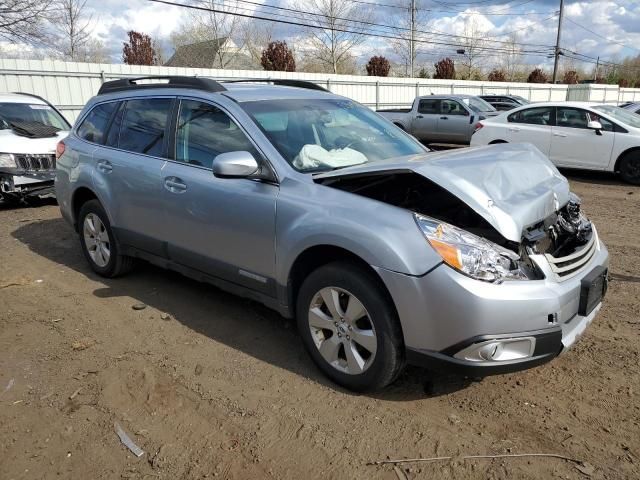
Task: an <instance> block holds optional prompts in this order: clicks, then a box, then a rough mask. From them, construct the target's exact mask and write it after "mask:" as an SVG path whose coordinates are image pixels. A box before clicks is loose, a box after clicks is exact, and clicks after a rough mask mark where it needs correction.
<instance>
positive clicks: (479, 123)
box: [473, 122, 484, 133]
mask: <svg viewBox="0 0 640 480" xmlns="http://www.w3.org/2000/svg"><path fill="white" fill-rule="evenodd" d="M482 127H484V124H483V123H482V122H478V123H476V127H475V128H474V129H473V133H476V132H477V131H478V130H480V129H481V128H482Z"/></svg>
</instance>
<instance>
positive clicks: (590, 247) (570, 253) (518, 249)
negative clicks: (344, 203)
mask: <svg viewBox="0 0 640 480" xmlns="http://www.w3.org/2000/svg"><path fill="white" fill-rule="evenodd" d="M316 182H318V183H321V184H323V185H326V186H330V187H332V188H338V189H340V190H344V191H348V192H351V193H354V194H357V195H361V196H364V197H367V198H371V199H374V200H378V201H382V202H385V203H388V204H391V205H394V206H397V207H400V208H404V209H406V210H408V211H410V212H412V213H413V216H414V218H415V221H416V224H417V226H418V228H419V229H420V231H421V232H422V234H423V235H424V237H425V239H426V240H427V241H428V243H429V244H430V245H431V247H433V249H434V250H435V251H436V252H438V254H439V255H440V257H441V258H442V260H443V262H444V263H446V264H447V265H449V266H450V267H452V268H454V269H456V270H457V271H459V272H461V273H463V274H465V275H467V276H469V277H472V278H475V279H477V280H482V281H486V282H492V283H501V282H504V281H512V280H540V279H543V278H545V273H544V271H543V269H541V268H540V260H541V258H540V257H544V258H546V260H547V262H548V265H549V266H550V267H551V271H552V272H553V274H554V275H556V278H555V280H557V281H561V280H563V279H564V278H569V276H572V274H575V273H577V272H579V271H580V270H581V269H582V267H583V266H584V265H586V264H587V263H588V262H589V260H590V259H591V257H592V256H593V254H594V253H595V250H596V245H597V238H596V234H595V230H594V228H593V227H592V225H591V222H589V220H588V219H587V218H586V217H585V216H584V214H583V213H582V211H581V209H580V200H579V198H578V197H577V196H575V195H573V194H569V195H568V198H569V201H568V203H567V204H566V205H565V206H564V207H562V208H559V209H558V210H557V211H555V212H553V213H552V214H551V215H549V216H547V217H546V218H545V219H543V220H541V221H539V222H538V223H535V224H534V225H533V226H531V227H529V228H525V229H523V233H522V234H521V238H520V241H513V240H509V239H507V238H505V236H504V235H503V234H502V233H501V232H500V231H498V229H497V228H496V227H494V226H493V225H492V224H491V223H490V222H489V220H488V219H487V218H485V217H486V216H485V215H482V214H481V213H482V212H477V211H476V210H474V209H473V208H471V207H470V206H469V205H468V204H466V203H465V202H463V201H462V200H461V199H460V198H458V197H457V196H456V195H454V194H452V193H451V192H449V191H448V190H447V189H445V188H443V187H441V186H440V185H437V184H436V183H435V182H433V181H431V180H429V179H428V178H425V177H424V176H423V175H421V174H419V173H416V172H414V171H411V170H396V171H382V172H377V173H373V172H367V173H364V174H355V175H344V176H338V175H335V174H333V175H331V176H325V177H322V178H316ZM545 270H547V269H545Z"/></svg>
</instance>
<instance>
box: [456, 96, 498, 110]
mask: <svg viewBox="0 0 640 480" xmlns="http://www.w3.org/2000/svg"><path fill="white" fill-rule="evenodd" d="M462 102H463V103H464V104H465V105H466V106H468V107H469V108H471V110H473V111H474V112H476V113H478V112H495V111H496V109H495V108H493V106H491V105H490V104H488V103H487V102H485V101H484V100H483V99H481V98H480V97H466V98H463V99H462Z"/></svg>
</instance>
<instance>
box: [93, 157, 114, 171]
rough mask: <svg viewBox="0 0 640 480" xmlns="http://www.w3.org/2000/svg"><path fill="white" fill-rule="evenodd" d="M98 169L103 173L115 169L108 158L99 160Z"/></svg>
mask: <svg viewBox="0 0 640 480" xmlns="http://www.w3.org/2000/svg"><path fill="white" fill-rule="evenodd" d="M97 169H98V170H100V171H101V172H102V173H111V172H112V171H113V165H111V162H109V161H107V160H100V161H99V162H98V165H97Z"/></svg>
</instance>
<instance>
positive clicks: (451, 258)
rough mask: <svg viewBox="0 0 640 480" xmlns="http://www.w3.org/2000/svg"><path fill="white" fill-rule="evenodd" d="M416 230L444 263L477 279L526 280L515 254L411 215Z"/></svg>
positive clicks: (442, 224)
mask: <svg viewBox="0 0 640 480" xmlns="http://www.w3.org/2000/svg"><path fill="white" fill-rule="evenodd" d="M414 218H415V220H416V223H417V224H418V227H419V228H420V230H421V231H422V233H423V234H424V236H425V238H426V239H427V241H428V242H429V244H430V245H431V246H432V247H433V249H434V250H435V251H436V252H438V254H439V255H440V256H441V257H442V260H443V261H444V263H446V264H447V265H449V266H450V267H453V268H455V269H456V270H458V271H459V272H462V273H464V274H465V275H468V276H469V277H472V278H475V279H477V280H484V281H486V282H501V281H503V280H527V279H528V277H527V276H526V275H525V273H524V272H523V271H522V270H521V269H520V267H519V265H518V262H517V261H518V259H519V257H518V255H517V254H516V253H514V252H512V251H511V250H507V249H506V248H502V247H501V246H500V245H497V244H495V243H493V242H490V241H488V240H485V239H484V238H481V237H478V236H477V235H474V234H473V233H469V232H467V231H466V230H462V229H461V228H458V227H454V226H453V225H450V224H448V223H444V222H440V221H439V220H435V219H433V218H429V217H425V216H423V215H419V214H417V213H414Z"/></svg>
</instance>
